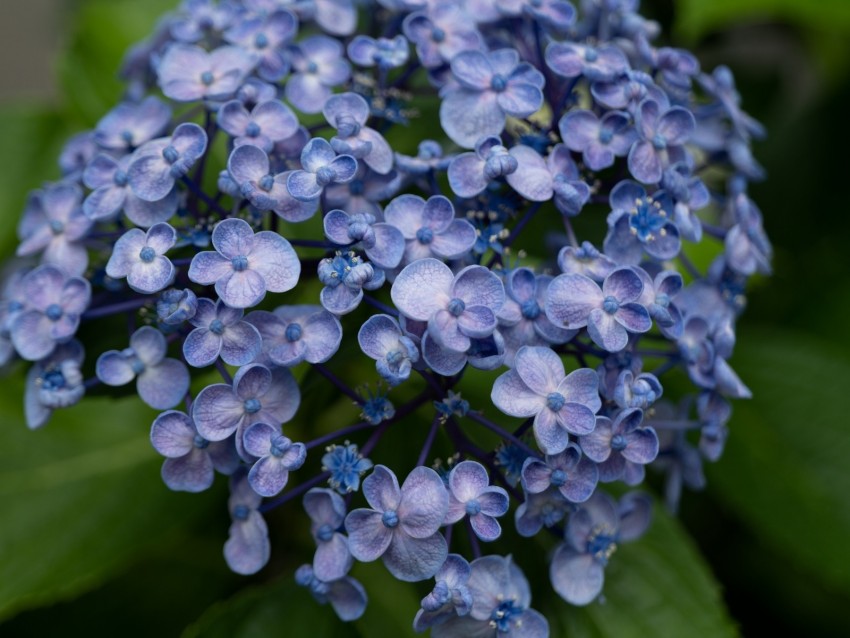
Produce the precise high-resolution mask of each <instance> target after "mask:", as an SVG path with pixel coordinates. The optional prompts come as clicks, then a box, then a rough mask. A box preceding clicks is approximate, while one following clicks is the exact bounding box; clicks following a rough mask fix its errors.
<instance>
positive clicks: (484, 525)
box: [469, 514, 502, 542]
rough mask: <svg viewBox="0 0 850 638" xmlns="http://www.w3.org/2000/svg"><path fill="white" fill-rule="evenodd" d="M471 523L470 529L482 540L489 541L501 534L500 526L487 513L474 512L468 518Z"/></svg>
mask: <svg viewBox="0 0 850 638" xmlns="http://www.w3.org/2000/svg"><path fill="white" fill-rule="evenodd" d="M469 522H470V523H471V525H472V531H473V532H475V535H476V536H477V537H478V538H480V539H481V540H482V541H485V542H491V541H494V540H496V539H497V538H499V536H501V535H502V526H501V525H499V521H497V520H496V519H495V518H493V517H492V516H488V515H487V514H476V515H475V516H471V517H470V518H469Z"/></svg>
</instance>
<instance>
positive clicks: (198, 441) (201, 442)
mask: <svg viewBox="0 0 850 638" xmlns="http://www.w3.org/2000/svg"><path fill="white" fill-rule="evenodd" d="M209 444H210V442H209V441H207V440H206V439H205V438H204V437H202V436H201V435H200V434H196V435H195V438H193V439H192V445H194V446H195V447H196V448H198V449H199V450H203V449H205V448H206V447H207V446H209Z"/></svg>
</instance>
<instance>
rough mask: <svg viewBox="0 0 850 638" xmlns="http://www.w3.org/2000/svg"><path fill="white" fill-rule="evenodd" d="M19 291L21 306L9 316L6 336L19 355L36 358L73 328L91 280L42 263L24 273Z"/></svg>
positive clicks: (68, 335)
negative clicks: (12, 316)
mask: <svg viewBox="0 0 850 638" xmlns="http://www.w3.org/2000/svg"><path fill="white" fill-rule="evenodd" d="M20 291H21V293H22V296H23V299H24V300H25V302H24V307H23V308H21V309H20V310H19V311H18V312H16V313H14V318H11V317H10V321H11V322H10V324H9V337H10V338H11V340H12V345H14V346H15V350H17V352H18V354H19V355H20V356H21V357H22V358H24V359H26V360H28V361H39V360H41V359H44V358H45V357H47V356H48V355H49V354H50V353H51V352H53V350H54V348H55V347H56V346H57V344H60V343H64V342H66V341H68V340H70V339H71V337H72V336H74V333H75V332H77V327H78V326H79V325H80V315H81V314H82V313H83V311H84V310H85V309H86V308H88V305H89V300H90V299H91V284H89V282H88V281H86V280H85V279H83V278H81V277H69V276H68V275H66V274H65V272H64V271H62V270H60V269H59V268H57V267H56V266H49V265H45V266H39V267H38V268H36V269H35V270H32V271H30V272H28V273H27V274H26V275H24V277H23V278H22V279H21V282H20Z"/></svg>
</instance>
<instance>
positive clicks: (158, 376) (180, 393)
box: [136, 359, 189, 410]
mask: <svg viewBox="0 0 850 638" xmlns="http://www.w3.org/2000/svg"><path fill="white" fill-rule="evenodd" d="M136 389H137V390H138V392H139V396H140V397H141V399H142V401H144V402H145V403H147V404H148V405H149V406H151V407H152V408H154V409H156V410H167V409H169V408H173V407H174V406H175V405H177V404H178V403H180V402H181V401H182V400H183V397H185V396H186V393H187V392H188V391H189V370H187V369H186V366H185V365H184V364H183V362H182V361H178V360H177V359H163V360H162V361H161V362H160V363H159V364H158V365H157V366H155V367H152V368H147V369H146V370H145V371H144V372H142V374H140V375H139V377H138V379H137V380H136Z"/></svg>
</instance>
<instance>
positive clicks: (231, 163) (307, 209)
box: [219, 144, 318, 222]
mask: <svg viewBox="0 0 850 638" xmlns="http://www.w3.org/2000/svg"><path fill="white" fill-rule="evenodd" d="M291 173H292V171H284V172H282V173H277V174H275V173H274V172H273V171H272V168H271V163H270V162H269V156H268V155H266V152H265V151H263V150H262V149H260V148H258V147H256V146H253V145H249V144H246V145H243V146H239V147H237V148H235V149H233V152H232V153H231V154H230V157H229V158H228V160H227V171H226V173H225V175H226V176H228V177H229V178H232V181H231V183H232V184H233V186H234V188H233V192H232V194H233V195H234V196H238V195H239V194H241V195H242V196H243V197H245V198H246V199H247V200H248V201H249V202H251V205H252V206H253V207H254V208H256V209H257V210H272V211H274V212H275V214H277V215H278V216H280V217H281V218H283V219H285V220H286V221H289V222H301V221H304V220H306V219H309V218H310V217H312V216H313V215H314V214H315V212H316V205H317V203H318V202H317V201H316V200H315V199H312V200H308V201H306V202H302V201H300V200H297V199H295V198H294V197H293V196H292V195H290V194H289V189H288V188H287V186H286V182H287V179H288V178H289V176H290V174H291ZM219 183H220V184H221V179H220V180H219ZM219 188H221V185H220V186H219Z"/></svg>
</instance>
